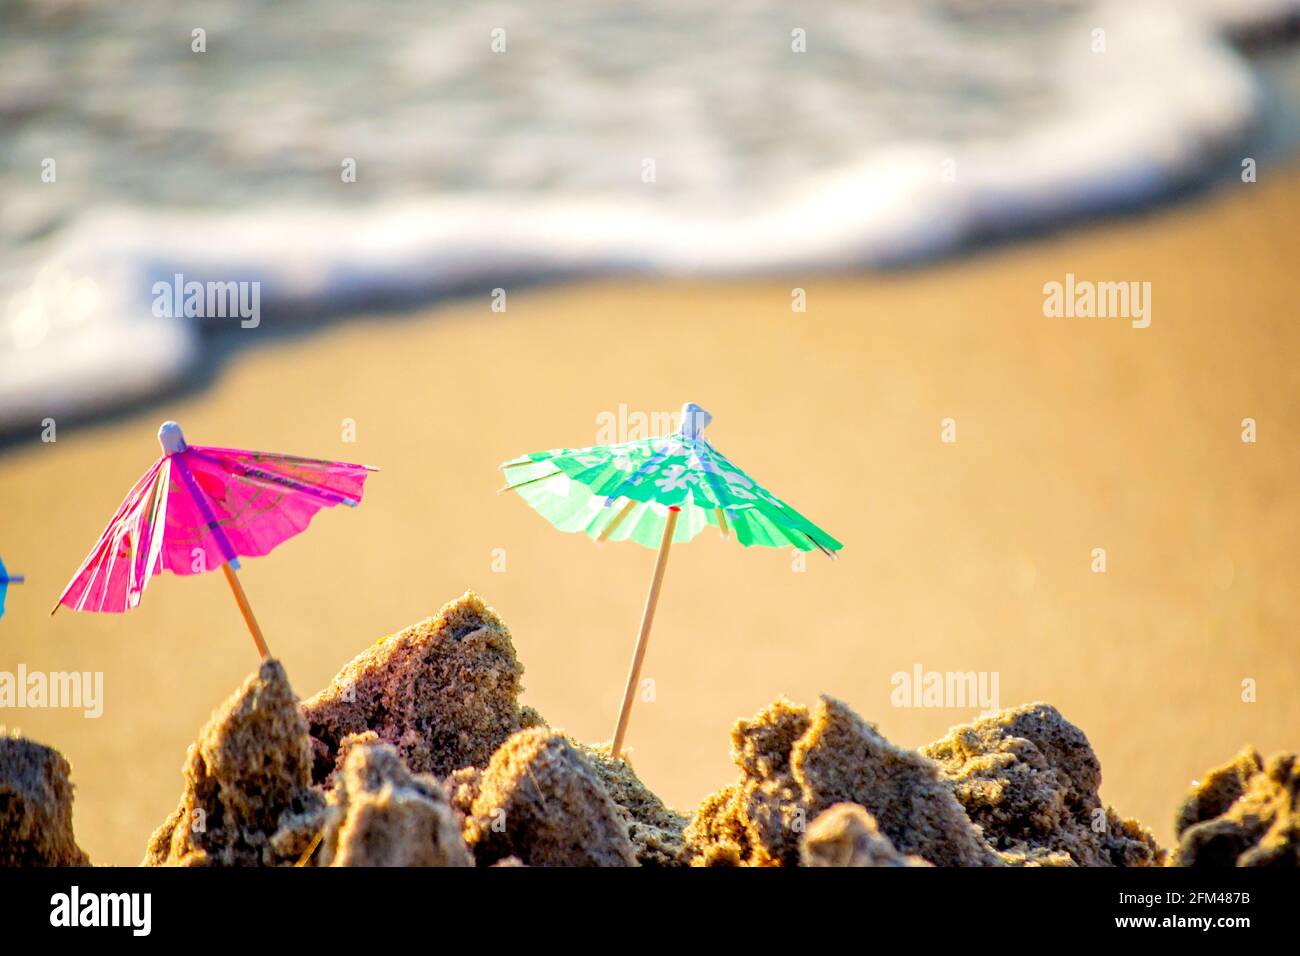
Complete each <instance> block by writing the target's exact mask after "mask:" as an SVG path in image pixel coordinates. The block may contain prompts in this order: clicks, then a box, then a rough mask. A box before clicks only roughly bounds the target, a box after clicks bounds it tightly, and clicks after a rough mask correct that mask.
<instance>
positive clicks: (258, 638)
mask: <svg viewBox="0 0 1300 956" xmlns="http://www.w3.org/2000/svg"><path fill="white" fill-rule="evenodd" d="M238 567H239V563H238V562H237V561H227V562H226V563H225V564H223V565H222V566H221V570H222V572H223V573H224V574H225V575H226V583H227V584H229V585H230V590H231V591H233V592H234V594H235V603H236V604H238V605H239V613H240V614H242V615H244V623H245V624H247V625H248V633H249V634H252V635H253V643H254V644H256V645H257V653H259V654H261V655H262V659H263V660H265V659H266V658H268V657H270V656H271V651H270V649H269V648H268V647H267V646H266V639H265V638H263V637H262V628H261V626H260V625H258V623H257V618H256V617H254V616H253V609H252V607H251V606H249V603H248V595H247V594H245V593H244V586H243V585H242V584H240V583H239V576H238V575H237V574H235V571H236V570H237V569H238Z"/></svg>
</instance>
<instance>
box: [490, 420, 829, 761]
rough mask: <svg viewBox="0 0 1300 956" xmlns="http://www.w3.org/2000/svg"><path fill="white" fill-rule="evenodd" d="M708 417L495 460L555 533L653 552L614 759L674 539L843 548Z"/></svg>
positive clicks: (803, 548)
mask: <svg viewBox="0 0 1300 956" xmlns="http://www.w3.org/2000/svg"><path fill="white" fill-rule="evenodd" d="M712 420H713V416H712V415H710V414H709V413H708V412H706V411H705V410H704V409H702V408H701V407H700V406H698V405H696V404H694V403H693V402H688V403H687V404H685V405H683V406H682V424H681V427H680V428H679V429H678V430H677V431H676V432H675V433H673V434H671V435H662V436H659V437H657V438H646V439H642V440H640V441H629V442H622V443H620V444H616V445H597V446H595V447H593V448H556V449H552V450H550V451H539V452H534V453H532V454H530V455H524V456H523V457H521V458H515V459H513V460H511V461H508V462H506V463H505V464H504V465H502V466H501V468H502V469H503V470H504V471H505V474H506V488H505V489H503V490H509V491H517V492H518V493H519V496H520V497H521V498H523V499H524V501H526V502H528V504H529V505H531V506H532V508H533V509H534V510H535V511H537V512H538V513H539V514H541V515H542V517H544V518H545V519H546V520H547V521H549V522H550V523H551V524H553V525H555V527H557V528H559V529H560V530H561V531H581V532H583V533H585V534H586V535H587V536H588V537H591V538H594V539H596V540H597V541H635V542H636V543H637V544H640V545H644V546H645V547H647V548H658V549H659V556H658V559H657V561H656V562H655V570H654V577H653V578H652V580H651V584H650V593H649V596H648V597H647V598H646V605H645V611H644V613H643V614H642V617H641V632H640V634H639V636H638V637H637V642H636V651H635V653H634V654H633V657H632V667H631V669H630V671H629V672H628V678H627V687H626V689H625V690H624V692H623V707H622V709H621V711H620V712H619V717H618V726H617V728H616V729H615V731H614V742H613V745H612V748H611V753H612V754H613V756H615V757H617V756H618V755H619V753H620V752H621V751H622V749H623V738H624V736H625V734H626V733H627V722H628V718H629V716H630V715H631V712H632V694H633V691H634V689H635V688H636V683H637V678H638V677H639V676H640V673H641V662H642V660H644V658H645V650H646V643H647V640H648V639H649V636H650V625H651V624H652V622H653V620H654V612H655V605H656V604H657V603H658V600H659V589H660V587H661V586H662V584H663V576H664V568H665V567H666V566H667V564H668V548H669V546H670V545H671V544H672V543H673V542H674V541H680V542H685V541H690V540H691V539H692V538H694V537H695V536H696V535H697V534H699V533H700V532H701V531H703V530H704V528H705V527H706V526H708V525H713V526H714V527H715V528H717V529H718V530H719V531H721V532H722V533H723V534H724V535H726V534H731V533H734V534H735V537H736V540H737V541H739V542H740V543H741V544H743V545H744V546H745V547H750V546H751V545H762V546H764V547H769V548H784V547H793V548H798V549H799V550H801V551H812V550H818V551H821V552H822V553H823V554H825V555H827V556H828V557H831V558H833V557H835V552H836V551H838V550H839V549H840V548H841V547H843V545H841V544H840V542H838V541H836V540H835V539H834V538H832V537H831V536H830V535H829V534H827V533H826V532H825V531H823V530H822V529H821V528H819V527H817V526H816V525H815V524H813V523H812V522H811V521H809V520H808V519H807V518H805V517H804V516H803V515H801V514H799V512H797V511H795V510H794V509H793V508H791V507H790V506H789V505H787V504H786V503H785V502H784V501H782V500H781V499H780V498H778V497H776V495H774V494H772V493H771V492H770V491H768V490H767V489H765V488H763V487H762V486H761V485H759V484H758V482H756V481H754V480H753V479H752V478H750V477H749V476H748V475H746V474H745V473H744V472H743V471H741V470H740V469H739V468H737V467H736V466H735V465H734V464H732V462H731V460H730V459H728V458H727V456H726V455H723V454H722V453H721V452H719V451H718V450H717V449H716V448H714V447H713V445H712V444H711V443H710V442H709V440H708V439H706V438H705V437H704V434H703V433H704V429H705V427H706V426H707V425H708V424H709V422H710V421H712Z"/></svg>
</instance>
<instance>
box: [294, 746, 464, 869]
mask: <svg viewBox="0 0 1300 956" xmlns="http://www.w3.org/2000/svg"><path fill="white" fill-rule="evenodd" d="M368 736H370V737H373V735H368ZM344 744H345V747H344V752H345V754H346V755H345V756H344V758H343V762H342V765H341V767H340V768H339V769H338V771H337V772H336V778H335V785H334V787H333V789H332V790H331V791H330V794H329V807H328V810H327V812H326V822H325V825H324V828H323V837H322V841H321V847H320V851H319V854H318V856H317V858H316V863H317V865H320V866H473V865H474V861H473V858H472V857H471V856H470V853H469V850H468V849H467V848H466V846H465V841H464V839H462V837H461V828H460V821H459V819H458V818H457V815H456V813H455V811H453V810H452V808H451V805H450V803H449V802H448V799H447V794H446V791H445V790H443V787H442V785H441V784H440V783H439V782H438V780H437V779H436V778H435V777H433V776H431V775H428V774H412V773H411V772H410V771H409V770H408V769H407V768H406V767H405V766H404V765H403V764H402V758H401V757H400V756H399V755H398V753H397V749H396V748H394V747H392V746H391V745H389V744H383V743H376V742H375V741H374V740H373V739H366V738H365V737H360V738H346V739H345V741H344Z"/></svg>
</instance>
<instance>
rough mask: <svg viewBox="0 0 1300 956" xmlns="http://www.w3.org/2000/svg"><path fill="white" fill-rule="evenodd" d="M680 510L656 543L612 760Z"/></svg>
mask: <svg viewBox="0 0 1300 956" xmlns="http://www.w3.org/2000/svg"><path fill="white" fill-rule="evenodd" d="M680 511H681V509H680V508H669V509H668V520H667V521H666V522H665V523H664V537H663V540H662V541H660V542H659V557H658V559H657V560H656V561H655V574H654V577H653V578H652V579H651V580H650V593H649V594H648V595H646V599H645V611H644V612H643V613H642V615H641V633H640V634H638V635H637V639H636V651H635V652H634V653H633V655H632V668H631V670H629V671H628V674H627V687H626V688H625V689H624V690H623V708H622V709H621V710H620V711H619V713H618V727H616V728H615V730H614V743H613V745H612V746H611V747H610V751H609V754H610V756H611V757H618V755H619V753H620V752H621V751H622V749H623V738H624V737H625V736H626V735H627V722H628V719H629V718H630V717H631V716H632V695H633V694H635V693H636V683H637V680H638V678H640V676H641V663H642V661H644V660H645V649H646V645H647V644H648V643H649V642H650V625H651V624H653V623H654V619H655V605H657V604H658V603H659V589H660V588H661V587H663V583H664V569H665V568H667V567H668V547H669V545H671V544H672V543H673V529H674V528H676V527H677V515H678V513H679V512H680Z"/></svg>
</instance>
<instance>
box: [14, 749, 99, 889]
mask: <svg viewBox="0 0 1300 956" xmlns="http://www.w3.org/2000/svg"><path fill="white" fill-rule="evenodd" d="M70 773H71V770H70V768H69V767H68V761H67V760H65V759H64V757H63V755H62V754H61V753H59V752H58V751H57V750H55V749H54V748H53V747H46V746H45V745H44V744H38V743H36V742H35V741H33V740H28V739H27V738H25V737H21V736H19V735H18V734H17V733H16V732H12V731H7V730H5V729H4V728H3V727H0V866H89V865H90V860H89V859H88V858H87V856H86V854H85V852H84V851H82V849H81V847H79V846H77V840H76V837H75V836H74V835H73V832H72V783H71V781H70V780H69V775H70Z"/></svg>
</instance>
